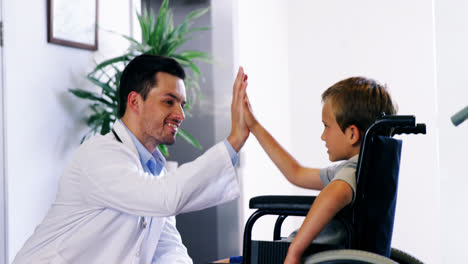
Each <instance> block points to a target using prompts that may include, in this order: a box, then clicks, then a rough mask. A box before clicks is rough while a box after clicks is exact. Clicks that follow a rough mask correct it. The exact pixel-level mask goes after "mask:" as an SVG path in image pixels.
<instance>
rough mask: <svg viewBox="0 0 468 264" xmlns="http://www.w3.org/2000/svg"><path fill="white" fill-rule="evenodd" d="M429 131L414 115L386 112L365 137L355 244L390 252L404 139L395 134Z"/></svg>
mask: <svg viewBox="0 0 468 264" xmlns="http://www.w3.org/2000/svg"><path fill="white" fill-rule="evenodd" d="M402 133H416V134H417V133H425V126H424V125H416V123H415V118H414V116H384V117H383V118H381V119H378V120H377V121H376V122H375V123H374V124H373V125H372V126H371V127H370V128H369V129H368V130H367V131H366V134H365V136H364V138H363V143H362V145H361V151H360V155H359V161H358V166H357V170H356V181H357V190H356V198H355V201H354V204H353V206H352V226H353V230H354V232H353V239H352V241H353V242H352V246H351V247H352V248H354V249H360V250H365V251H370V252H374V253H377V254H380V255H383V256H387V257H388V256H390V249H391V241H392V233H393V222H394V218H395V208H396V201H397V190H398V174H399V169H400V155H401V147H402V141H401V140H398V139H394V138H392V137H391V136H393V135H394V134H402Z"/></svg>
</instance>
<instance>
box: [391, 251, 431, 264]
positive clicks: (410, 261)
mask: <svg viewBox="0 0 468 264" xmlns="http://www.w3.org/2000/svg"><path fill="white" fill-rule="evenodd" d="M390 258H391V259H392V260H394V261H396V262H398V263H400V264H423V262H422V261H420V260H418V259H417V258H415V257H413V256H411V255H410V254H408V253H406V252H403V251H401V250H399V249H396V248H392V250H391V252H390Z"/></svg>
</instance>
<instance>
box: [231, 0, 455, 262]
mask: <svg viewBox="0 0 468 264" xmlns="http://www.w3.org/2000/svg"><path fill="white" fill-rule="evenodd" d="M447 6H449V5H447ZM238 13H239V58H240V64H242V65H245V67H246V70H247V72H248V73H249V88H248V91H249V95H250V98H251V101H252V104H253V107H254V111H255V112H256V115H257V117H258V118H259V119H260V120H261V121H262V123H263V124H264V125H265V127H266V128H267V129H269V130H270V132H271V133H272V134H273V135H274V136H275V137H276V138H277V139H278V140H279V141H280V142H281V143H282V144H283V145H284V146H285V147H286V148H287V149H288V150H289V151H290V152H291V153H292V154H293V156H295V157H296V158H297V159H298V160H299V161H301V162H302V163H303V164H305V165H309V166H317V167H322V166H326V165H327V164H329V162H328V160H327V155H326V150H325V148H324V143H323V142H322V141H321V140H320V134H321V132H322V124H321V114H320V113H321V103H320V95H321V93H322V92H323V91H324V90H325V89H326V88H327V87H329V86H331V85H332V84H334V83H335V82H337V81H339V80H341V79H344V78H347V77H350V76H354V75H364V76H368V77H372V78H375V79H377V80H380V81H381V82H384V83H387V84H388V86H389V88H390V91H391V93H392V95H393V97H394V99H395V100H396V101H397V102H398V104H399V109H400V111H399V113H400V114H414V115H416V117H417V119H418V121H419V122H424V123H426V124H427V127H428V133H427V135H424V136H423V135H418V136H415V135H409V136H402V137H401V138H403V139H404V147H403V153H402V164H401V169H400V186H399V200H398V205H397V215H396V220H395V229H394V236H393V245H394V246H395V247H398V248H402V249H404V250H406V251H408V252H410V253H412V254H414V255H415V256H417V257H418V258H420V259H422V260H423V261H424V262H425V263H440V261H441V249H440V239H441V235H440V194H439V188H440V182H439V180H440V175H439V167H438V156H437V154H438V152H437V151H438V142H437V139H438V115H437V114H438V113H437V107H436V106H437V101H438V98H437V89H436V74H435V56H434V54H435V43H434V38H435V36H434V20H433V19H434V17H433V9H432V2H431V1H425V0H417V1H409V2H408V1H403V0H398V1H391V2H382V1H378V2H376V1H364V0H359V1H352V2H347V1H338V0H332V1H299V0H292V1H287V2H285V1H255V2H254V3H253V2H252V1H246V0H239V11H238ZM244 152H245V153H246V154H245V156H244V158H245V159H244V166H245V167H244V168H243V175H244V194H243V197H244V200H245V202H244V204H245V205H246V204H247V201H248V199H249V198H250V197H252V196H256V195H262V194H268V193H281V194H298V193H300V194H303V193H310V192H308V191H304V190H299V189H297V188H292V187H291V186H290V184H289V183H287V182H286V181H285V180H284V179H283V178H282V176H281V175H280V174H279V172H278V170H277V169H276V168H274V166H273V164H272V163H271V162H270V161H269V160H268V158H267V157H266V155H265V154H264V153H263V151H262V150H261V148H260V147H259V145H258V143H257V142H256V140H255V139H250V140H249V142H248V143H247V144H246V146H245V148H244ZM250 213H251V211H249V210H247V209H246V212H245V216H244V220H245V219H246V218H247V217H248V215H249V214H250ZM261 228H263V227H261ZM268 232H270V233H265V234H263V229H262V230H260V232H259V233H260V234H259V236H260V237H262V238H263V237H267V238H270V237H271V229H270V230H269V231H268ZM254 233H255V230H254Z"/></svg>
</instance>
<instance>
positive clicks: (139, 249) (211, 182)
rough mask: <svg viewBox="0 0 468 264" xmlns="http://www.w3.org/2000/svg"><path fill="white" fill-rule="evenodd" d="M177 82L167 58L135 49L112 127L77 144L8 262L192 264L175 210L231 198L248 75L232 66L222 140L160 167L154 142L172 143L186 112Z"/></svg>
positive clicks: (244, 132)
mask: <svg viewBox="0 0 468 264" xmlns="http://www.w3.org/2000/svg"><path fill="white" fill-rule="evenodd" d="M184 78H185V73H184V70H183V69H182V67H181V66H180V65H179V64H178V63H177V62H176V61H175V60H173V59H170V58H167V57H160V56H153V55H141V56H138V57H136V58H135V59H133V60H132V61H131V62H130V63H129V64H128V65H127V67H126V68H125V69H124V71H123V74H122V77H121V80H120V90H119V98H120V104H119V118H120V119H119V120H118V121H117V122H116V123H115V125H114V127H113V129H112V132H111V133H108V134H107V135H105V136H100V135H99V136H95V137H93V138H91V139H89V140H88V141H86V142H85V143H84V144H83V145H81V146H80V147H79V149H78V150H77V152H76V153H75V156H74V157H73V159H72V160H71V162H70V164H68V166H67V167H66V168H65V170H64V172H63V174H62V177H61V178H60V182H59V187H58V193H57V197H56V200H55V202H54V203H53V204H52V206H51V208H50V210H49V212H48V213H47V215H46V217H45V218H44V220H43V221H42V223H41V224H40V225H39V226H38V227H37V228H36V230H35V232H34V234H33V235H32V236H31V237H30V238H29V239H28V240H27V241H26V243H25V245H24V246H23V248H22V249H21V250H20V251H19V253H18V254H17V255H16V258H15V260H14V261H13V263H15V264H22V263H54V264H58V263H86V264H90V263H163V264H168V263H192V260H191V259H190V257H189V256H188V254H187V250H186V248H185V247H184V245H183V244H182V241H181V237H180V235H179V232H178V231H177V229H176V226H175V215H177V214H180V213H185V212H190V211H196V210H201V209H204V208H207V207H211V206H215V205H218V204H221V203H224V202H227V201H230V200H233V199H236V198H237V197H238V196H239V186H238V179H237V177H236V173H235V170H234V164H235V162H236V160H237V152H239V150H240V148H241V147H242V146H243V144H244V142H245V140H246V139H247V137H248V136H249V131H248V128H247V127H246V126H245V125H244V121H243V120H242V115H241V113H242V107H243V103H242V101H243V98H244V96H245V89H246V87H247V75H246V74H244V72H243V69H242V68H239V72H238V74H237V77H236V80H235V81H234V87H233V99H232V105H231V116H232V128H231V133H230V135H229V136H228V137H227V139H225V140H224V142H220V143H218V144H217V145H215V146H213V147H212V148H211V149H209V150H207V151H206V153H204V154H203V155H201V156H200V157H199V158H197V159H196V160H195V161H193V162H190V163H187V164H184V165H182V166H180V167H179V168H177V169H176V170H174V171H171V172H167V171H166V170H165V168H164V163H165V160H164V157H163V156H162V154H161V153H160V152H159V151H158V149H157V147H158V145H159V144H172V143H174V142H175V137H176V134H177V130H178V128H179V126H180V124H181V122H182V121H183V120H184V118H185V116H184V110H183V108H184V105H185V103H186V100H187V99H186V95H185V87H184V82H183V79H184Z"/></svg>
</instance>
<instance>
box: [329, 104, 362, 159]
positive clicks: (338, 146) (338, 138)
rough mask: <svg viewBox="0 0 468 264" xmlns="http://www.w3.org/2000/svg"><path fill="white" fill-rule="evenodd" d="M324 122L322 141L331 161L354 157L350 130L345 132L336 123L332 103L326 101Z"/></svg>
mask: <svg viewBox="0 0 468 264" xmlns="http://www.w3.org/2000/svg"><path fill="white" fill-rule="evenodd" d="M322 122H323V125H324V129H323V133H322V137H321V138H322V140H323V141H325V146H326V147H327V149H328V151H327V153H328V158H329V159H330V161H338V160H346V159H349V158H351V157H352V156H354V152H353V146H352V144H351V143H350V141H349V133H348V129H346V131H345V132H343V131H342V130H341V128H340V126H339V125H338V123H337V122H336V118H335V112H334V111H333V107H332V102H331V101H330V100H326V101H325V104H324V105H323V108H322Z"/></svg>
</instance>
